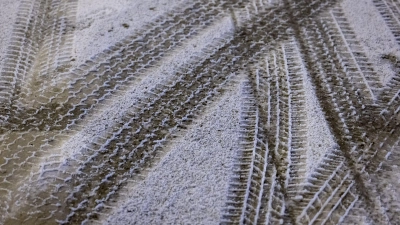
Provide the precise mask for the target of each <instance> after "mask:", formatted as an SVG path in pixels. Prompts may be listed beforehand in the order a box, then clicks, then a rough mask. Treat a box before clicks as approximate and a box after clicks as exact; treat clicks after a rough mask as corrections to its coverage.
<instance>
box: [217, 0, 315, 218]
mask: <svg viewBox="0 0 400 225" xmlns="http://www.w3.org/2000/svg"><path fill="white" fill-rule="evenodd" d="M314 3H315V2H314ZM318 3H320V2H318ZM302 4H307V3H303V2H302V3H299V5H300V6H299V5H295V7H293V8H291V7H285V9H287V10H288V12H287V14H284V16H283V18H284V19H283V20H285V22H283V23H281V25H282V26H284V28H283V30H285V29H288V28H289V27H290V26H288V23H287V20H289V21H290V19H289V18H290V16H288V15H292V14H295V15H296V13H294V12H291V10H295V9H297V10H298V9H304V8H305V12H297V13H298V14H297V15H299V14H300V15H305V16H304V17H305V18H307V16H310V14H312V13H310V11H308V10H310V9H311V8H313V7H315V8H318V7H319V4H312V3H310V4H309V5H312V6H313V7H310V8H308V7H304V5H302ZM307 5H308V4H307ZM319 10H321V9H319ZM319 10H318V11H319ZM277 12H279V9H278V10H277ZM307 13H309V14H307ZM314 13H317V12H314ZM277 15H279V14H278V13H275V16H277ZM275 18H276V17H275ZM296 19H299V18H295V19H294V20H296ZM265 20H266V19H265ZM266 21H267V20H266ZM280 22H282V21H280ZM289 24H290V23H289ZM287 34H288V35H290V33H287ZM282 39H285V37H282ZM282 39H280V40H282ZM253 58H254V57H253ZM254 59H257V58H254ZM253 61H255V60H253ZM255 83H256V82H254V77H253V82H252V84H253V89H254V90H255V86H256V84H255ZM256 96H258V95H257V94H256ZM257 100H258V102H262V100H260V97H259V96H258V98H257ZM258 107H259V118H264V122H265V121H266V120H267V118H268V116H267V115H265V112H266V111H267V110H265V109H262V108H260V106H258ZM260 127H261V126H260ZM269 129H270V128H264V129H262V128H261V129H260V131H259V134H260V137H259V138H260V140H262V137H268V138H267V139H269V141H268V149H274V148H275V144H274V143H275V140H273V139H274V137H275V136H274V135H273V134H272V133H271V134H269V132H268V130H269ZM270 153H271V157H270V160H268V161H269V166H268V167H269V169H268V170H269V171H270V170H271V167H270V165H272V166H273V167H275V166H276V167H277V168H278V173H277V183H278V184H277V186H276V187H275V188H274V192H275V193H276V196H279V197H278V198H280V199H281V202H282V203H283V206H282V207H286V210H285V213H284V215H275V216H277V217H276V219H277V220H276V221H279V220H282V221H284V223H292V224H294V223H295V215H294V213H293V210H292V209H291V207H290V206H287V205H286V203H285V199H286V200H287V199H289V196H288V193H287V190H285V188H284V187H285V185H284V183H285V181H286V174H285V173H284V172H283V171H285V170H280V169H279V168H280V167H282V168H284V167H285V165H281V164H280V162H281V157H280V156H277V155H275V154H274V152H273V151H271V152H270ZM269 174H271V173H270V172H269ZM249 179H250V178H249ZM266 186H268V185H266ZM264 191H265V193H266V192H267V191H268V189H265V190H264ZM262 196H263V197H264V198H263V201H267V199H266V198H265V197H266V195H265V194H263V195H262ZM234 200H235V199H232V201H234ZM274 201H275V200H274ZM277 205H278V204H277V202H276V201H275V204H273V206H275V207H276V206H277ZM244 207H246V206H244ZM250 209H251V207H250V208H248V209H247V210H250ZM264 210H266V209H264ZM226 211H228V210H226ZM232 213H234V212H232ZM249 215H250V216H249ZM249 215H248V216H249V217H250V218H244V219H246V220H247V219H251V218H253V216H252V215H251V214H249ZM262 216H264V215H262ZM262 216H261V218H262V219H261V220H263V219H264V218H263V217H262ZM238 217H239V215H236V216H235V215H232V216H231V217H229V216H226V215H225V216H224V217H223V219H229V218H231V219H232V221H229V222H223V224H231V223H233V224H236V223H238V222H239V221H238V220H237V219H238ZM246 220H244V221H241V223H246V222H250V221H246Z"/></svg>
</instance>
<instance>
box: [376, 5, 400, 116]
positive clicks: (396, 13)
mask: <svg viewBox="0 0 400 225" xmlns="http://www.w3.org/2000/svg"><path fill="white" fill-rule="evenodd" d="M372 2H373V4H374V5H375V7H376V9H377V10H378V11H379V13H380V14H381V15H382V18H383V19H384V21H385V23H386V25H387V26H388V27H389V29H390V31H391V32H392V34H393V36H394V38H395V40H396V42H397V44H398V46H400V4H399V3H398V2H397V1H393V0H372ZM389 57H394V58H396V57H395V56H389ZM391 61H393V60H391ZM392 63H393V64H394V65H393V67H394V68H395V69H396V70H397V71H395V75H394V77H392V78H391V79H390V80H389V82H388V83H387V84H386V85H385V87H384V90H383V93H382V98H381V102H380V104H381V105H383V104H387V103H388V104H392V103H393V100H394V99H395V98H397V96H399V95H400V91H399V89H400V83H399V82H400V78H399V76H400V75H399V74H400V70H399V68H400V66H399V63H398V60H397V59H395V62H392ZM382 110H386V109H385V108H383V109H382Z"/></svg>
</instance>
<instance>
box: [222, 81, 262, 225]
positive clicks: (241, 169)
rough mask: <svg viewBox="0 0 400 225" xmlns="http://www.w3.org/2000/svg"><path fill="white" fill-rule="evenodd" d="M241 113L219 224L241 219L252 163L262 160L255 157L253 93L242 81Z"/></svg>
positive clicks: (246, 82)
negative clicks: (238, 146)
mask: <svg viewBox="0 0 400 225" xmlns="http://www.w3.org/2000/svg"><path fill="white" fill-rule="evenodd" d="M241 93H242V94H241V98H242V100H241V111H240V140H239V142H240V150H239V151H237V155H236V157H235V161H234V163H233V166H232V171H233V174H232V176H231V180H230V185H229V190H228V195H227V200H226V203H225V204H226V206H225V209H224V211H223V214H222V217H221V222H220V223H221V224H224V223H229V222H231V221H237V222H239V221H240V220H242V219H243V217H242V214H243V212H242V211H243V208H244V205H243V203H245V202H247V201H248V200H247V199H248V198H249V196H248V195H247V194H246V191H248V188H247V187H248V182H250V181H249V179H248V178H249V177H251V176H250V173H251V172H252V170H254V169H253V161H254V159H255V157H257V158H259V160H260V161H262V160H263V157H264V156H263V155H256V154H257V153H256V152H255V147H256V146H255V144H256V143H257V142H258V140H257V138H258V137H257V131H258V128H257V126H258V121H257V120H258V109H257V105H256V99H255V98H254V93H252V89H251V87H250V84H249V82H248V81H244V82H243V83H242V85H241ZM257 147H259V148H260V147H261V148H262V147H263V146H257Z"/></svg>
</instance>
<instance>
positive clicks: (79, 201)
mask: <svg viewBox="0 0 400 225" xmlns="http://www.w3.org/2000/svg"><path fill="white" fill-rule="evenodd" d="M322 3H324V4H321V2H315V3H314V4H311V6H309V4H308V2H300V3H297V6H307V7H300V8H304V10H303V11H300V14H299V15H298V18H299V19H300V20H301V18H304V17H306V16H309V15H310V14H314V13H317V12H319V10H320V9H322V8H323V7H326V6H327V5H328V3H326V4H325V2H322ZM311 9H314V10H311ZM287 13H288V12H287V11H285V10H283V9H279V10H271V11H270V12H268V13H267V14H263V16H262V18H256V19H255V21H252V22H253V24H254V25H253V26H252V27H250V28H247V29H243V30H240V31H239V32H238V33H237V34H236V35H235V37H234V38H233V40H232V41H231V42H230V43H229V45H225V46H224V47H222V48H220V49H218V51H217V52H216V53H215V54H214V55H213V56H212V57H211V58H209V59H207V60H206V61H204V62H203V63H201V64H198V65H197V67H195V69H193V70H190V71H193V72H192V73H190V74H187V73H185V74H181V75H179V76H182V79H178V80H177V81H179V82H178V83H175V84H173V85H172V86H170V87H164V89H163V91H162V92H161V93H160V94H159V96H155V97H154V99H153V100H150V102H148V103H147V104H146V105H147V106H149V108H147V109H143V111H142V112H141V113H140V114H139V115H138V114H135V115H133V117H128V118H129V120H128V121H127V123H125V124H124V125H121V127H120V128H117V129H119V130H120V132H121V133H120V134H119V133H118V132H117V133H116V134H115V135H113V138H111V139H110V140H106V141H103V144H102V146H103V147H104V148H102V147H95V146H96V145H94V146H93V148H92V149H93V150H94V151H95V154H93V157H91V160H93V161H87V162H86V163H84V164H82V165H81V166H80V169H79V172H78V173H76V174H75V175H73V176H72V177H71V179H70V181H69V182H70V184H72V186H76V187H77V188H75V190H74V191H73V192H71V193H69V194H66V195H68V196H69V197H66V202H67V203H68V204H69V209H66V211H67V210H68V211H69V212H70V214H69V216H67V217H66V218H65V219H66V220H64V219H60V220H59V221H60V222H61V221H64V222H78V221H84V220H85V219H88V218H91V217H95V214H96V213H95V211H96V209H99V207H100V208H101V204H102V203H103V202H104V201H106V200H108V199H109V198H110V197H111V196H112V195H113V193H115V191H116V190H118V186H119V185H121V183H123V177H124V176H125V177H126V176H127V175H129V173H132V172H134V171H135V170H134V169H132V168H135V165H142V164H143V163H144V164H145V163H146V162H147V161H148V160H147V158H148V157H149V156H150V155H151V149H154V150H155V149H157V143H159V141H160V140H162V138H161V137H163V136H164V135H165V132H166V131H168V130H169V129H171V128H173V127H177V126H179V125H180V122H179V121H181V120H182V119H183V118H185V115H188V114H189V115H190V112H192V110H193V111H197V110H198V109H197V108H198V107H199V106H200V105H201V104H202V101H205V99H207V96H208V92H209V91H211V90H213V89H215V88H216V87H217V86H218V85H219V84H222V83H223V82H224V81H225V80H226V78H227V77H226V74H229V73H231V72H232V71H236V70H237V69H238V68H240V67H242V66H243V65H245V64H247V63H248V62H247V61H246V60H245V59H246V58H252V57H251V56H258V55H259V54H261V52H262V49H263V48H262V46H263V45H264V44H263V43H271V41H273V40H276V39H277V38H282V37H284V36H285V35H286V34H285V33H284V31H285V24H284V23H283V25H281V26H278V27H276V26H274V25H275V24H270V23H265V22H263V21H269V20H268V19H271V21H280V20H281V19H283V18H285V17H287V16H288V15H291V13H289V14H287ZM277 17H278V18H277ZM273 18H275V20H274V19H273ZM266 19H267V20H266ZM260 21H261V22H260ZM259 24H261V25H262V26H261V28H263V27H264V29H259V28H260V26H259ZM256 27H257V29H256ZM249 31H252V32H253V33H251V35H247V34H249V33H248V32H249ZM253 38H254V39H253ZM252 40H254V41H255V42H253V41H252ZM258 41H260V42H258ZM254 43H257V44H254ZM211 81H212V82H211ZM186 85H188V86H186ZM198 88H200V89H198ZM196 90H198V93H196ZM192 92H193V93H196V96H193V95H192ZM174 96H175V97H174ZM182 96H183V97H185V96H191V97H185V98H184V99H181V98H180V97H182ZM174 99H176V101H174ZM196 100H197V101H198V102H197V103H196ZM182 102H184V104H183V105H182V104H181V103H182ZM190 109H192V110H190ZM170 111H172V112H174V111H175V116H176V118H175V119H174V120H172V118H171V116H172V115H171V114H170ZM162 114H164V115H166V116H167V117H166V118H167V119H168V118H169V119H171V120H172V121H171V123H170V124H168V123H166V125H165V126H166V127H165V128H162V129H160V128H159V127H162V121H160V120H157V119H154V118H153V117H152V115H162ZM140 121H141V122H140ZM153 121H154V122H153ZM146 124H147V125H146ZM158 124H160V125H158ZM140 127H143V128H142V129H139V128H140ZM152 129H154V130H153V132H152V133H153V134H155V135H149V134H151V133H150V132H149V131H150V130H152ZM133 131H138V133H137V134H136V135H135V137H133V136H132V135H129V133H131V132H133ZM167 133H168V132H167ZM98 144H99V145H100V144H101V143H98ZM135 145H136V146H137V148H136V150H134V151H131V149H132V147H133V146H135ZM125 148H126V149H125ZM96 149H97V150H96ZM106 149H107V150H106ZM99 150H100V151H99ZM114 150H115V151H114ZM96 151H99V153H103V152H104V154H105V153H107V154H108V155H107V156H110V154H111V153H112V152H114V153H112V154H111V156H110V157H106V159H104V156H100V154H97V153H96ZM88 152H89V153H90V149H88ZM146 155H147V157H146ZM124 156H125V157H126V159H127V162H126V163H125V164H120V163H118V161H119V160H120V159H121V158H120V157H124ZM102 162H104V165H108V166H107V168H105V167H99V168H96V166H95V165H94V164H93V163H95V164H96V165H102ZM139 170H140V169H139ZM89 171H92V172H93V173H92V174H96V176H93V177H91V176H88V172H89ZM101 177H102V178H101ZM121 178H122V179H121ZM114 181H115V183H113V182H114ZM92 182H93V183H92ZM78 183H79V185H76V184H78ZM97 184H98V186H97V188H95V189H93V190H92V188H93V186H94V185H97ZM67 189H68V188H67ZM57 193H58V194H59V195H64V194H60V193H59V192H57ZM57 193H56V194H57ZM64 196H65V195H64ZM60 197H61V198H60V199H65V198H62V196H60ZM51 198H53V199H56V198H57V197H55V196H53V197H51ZM43 199H46V198H45V197H43ZM47 200H49V199H47ZM62 202H64V201H62ZM68 211H67V212H68ZM62 217H63V216H62ZM55 218H60V217H57V216H55Z"/></svg>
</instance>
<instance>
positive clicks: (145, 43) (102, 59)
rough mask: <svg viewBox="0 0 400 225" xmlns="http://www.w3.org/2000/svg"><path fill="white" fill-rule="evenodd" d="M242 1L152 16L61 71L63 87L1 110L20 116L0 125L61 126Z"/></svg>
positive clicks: (204, 4)
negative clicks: (140, 27) (27, 106)
mask: <svg viewBox="0 0 400 225" xmlns="http://www.w3.org/2000/svg"><path fill="white" fill-rule="evenodd" d="M244 6H245V4H244V3H243V1H239V0H238V1H217V2H216V3H213V2H204V1H203V0H199V1H197V2H194V3H193V5H191V6H190V7H188V8H185V9H183V10H182V11H178V10H177V11H175V13H170V14H168V15H167V16H165V15H164V16H161V17H160V18H157V19H156V20H155V21H156V22H154V23H150V24H148V25H147V26H146V28H148V29H143V30H142V31H139V32H138V34H137V35H134V36H131V37H127V38H125V39H124V40H122V41H120V42H118V43H117V44H115V45H114V46H112V47H110V48H109V49H107V50H105V51H104V52H103V53H100V54H98V55H96V56H95V57H94V58H93V59H92V60H88V61H87V62H85V63H84V64H83V65H81V66H79V67H78V68H77V69H75V70H73V71H72V72H71V74H68V75H66V76H65V77H67V78H68V79H71V80H72V81H71V82H69V83H68V87H67V88H64V89H60V88H59V89H58V90H52V91H50V94H49V93H48V92H47V94H46V93H45V92H42V93H37V94H36V95H35V104H39V105H36V107H34V108H32V109H26V110H21V109H20V108H18V107H13V108H11V109H6V110H5V113H4V114H8V115H9V114H14V115H15V114H18V115H20V116H16V117H15V116H14V118H11V119H9V120H8V121H7V124H6V126H3V129H6V130H10V129H13V130H29V129H31V128H36V127H39V129H43V127H47V126H46V125H47V124H50V125H51V126H52V127H57V129H63V128H64V127H65V126H67V125H68V124H69V123H70V120H74V119H76V118H79V117H80V116H82V112H87V111H89V110H91V109H92V108H93V107H95V106H96V105H97V104H98V103H99V102H101V101H103V100H104V99H105V98H107V97H109V96H110V95H112V93H114V92H115V91H116V90H118V89H121V88H123V87H125V86H126V85H127V84H129V81H132V80H134V79H136V78H137V77H138V76H139V75H140V74H141V73H143V72H144V71H145V70H146V69H147V68H149V67H151V66H152V65H154V64H155V63H157V62H159V60H160V59H161V58H162V57H163V56H164V54H165V52H168V51H170V50H172V49H174V48H176V47H178V46H180V45H181V44H182V42H183V41H185V40H187V39H189V38H190V37H191V36H193V35H195V34H196V33H197V32H199V31H201V30H202V29H204V28H206V27H207V26H209V25H210V24H211V23H213V22H214V21H216V20H217V19H219V18H220V17H221V16H222V15H223V14H224V13H226V11H227V9H228V8H239V9H240V8H242V7H244ZM48 108H51V110H47V109H48ZM54 109H55V110H54ZM21 117H22V118H21ZM43 117H45V118H44V119H43ZM35 120H36V121H35ZM37 120H39V121H37ZM40 120H42V121H40ZM54 121H55V122H54ZM29 124H35V125H32V126H30V125H29ZM37 124H39V126H38V125H37ZM52 124H55V125H52ZM15 126H16V127H15Z"/></svg>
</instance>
